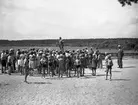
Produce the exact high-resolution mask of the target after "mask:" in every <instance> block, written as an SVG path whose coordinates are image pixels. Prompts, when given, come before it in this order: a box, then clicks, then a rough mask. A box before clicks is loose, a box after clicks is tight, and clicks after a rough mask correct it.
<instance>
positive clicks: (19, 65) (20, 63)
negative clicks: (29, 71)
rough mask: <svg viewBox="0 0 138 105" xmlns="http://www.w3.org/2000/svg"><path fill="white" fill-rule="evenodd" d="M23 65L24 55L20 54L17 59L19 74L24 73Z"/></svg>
mask: <svg viewBox="0 0 138 105" xmlns="http://www.w3.org/2000/svg"><path fill="white" fill-rule="evenodd" d="M23 67H24V56H22V55H20V58H19V59H18V69H19V71H20V72H21V75H23V74H24V70H23Z"/></svg>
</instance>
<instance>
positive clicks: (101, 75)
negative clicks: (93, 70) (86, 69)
mask: <svg viewBox="0 0 138 105" xmlns="http://www.w3.org/2000/svg"><path fill="white" fill-rule="evenodd" d="M96 76H98V77H99V76H105V74H97V75H96Z"/></svg>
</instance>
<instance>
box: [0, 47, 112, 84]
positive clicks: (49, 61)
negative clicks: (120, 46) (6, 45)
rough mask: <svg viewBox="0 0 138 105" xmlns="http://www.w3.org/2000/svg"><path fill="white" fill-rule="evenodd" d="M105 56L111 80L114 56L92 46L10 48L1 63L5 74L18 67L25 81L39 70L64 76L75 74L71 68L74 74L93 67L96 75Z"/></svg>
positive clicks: (82, 74) (2, 57) (44, 74)
mask: <svg viewBox="0 0 138 105" xmlns="http://www.w3.org/2000/svg"><path fill="white" fill-rule="evenodd" d="M104 58H105V67H106V79H108V78H107V77H108V72H110V80H111V76H112V72H111V71H112V70H111V69H112V66H113V62H112V59H111V55H110V54H107V53H105V55H102V54H101V53H100V52H99V50H98V49H96V51H93V49H92V48H91V50H90V51H88V49H87V48H85V49H82V50H80V49H77V50H66V51H57V50H49V49H45V50H42V49H35V48H33V49H29V50H20V49H18V50H17V51H16V52H15V51H14V50H13V49H10V50H9V51H5V50H3V52H2V53H1V65H2V73H5V72H6V68H7V69H8V74H9V75H11V73H12V72H14V69H16V65H17V70H16V71H18V72H20V73H21V75H25V82H27V76H28V75H29V74H30V75H31V73H30V72H33V71H34V70H35V69H36V70H37V71H38V73H39V74H42V76H43V77H45V76H48V75H49V76H52V77H53V76H55V75H58V77H63V75H64V74H65V75H66V76H67V77H71V74H72V73H71V71H74V76H77V77H80V76H84V74H85V68H89V69H91V70H92V75H93V76H96V69H97V68H102V67H103V65H102V60H103V59H104Z"/></svg>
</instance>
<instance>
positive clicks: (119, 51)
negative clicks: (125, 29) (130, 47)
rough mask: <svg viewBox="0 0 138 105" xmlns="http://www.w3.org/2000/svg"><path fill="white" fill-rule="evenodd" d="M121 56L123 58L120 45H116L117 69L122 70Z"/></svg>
mask: <svg viewBox="0 0 138 105" xmlns="http://www.w3.org/2000/svg"><path fill="white" fill-rule="evenodd" d="M123 56H124V51H123V49H122V48H121V45H118V53H117V58H118V59H117V60H118V61H117V62H118V68H123V62H122V59H123Z"/></svg>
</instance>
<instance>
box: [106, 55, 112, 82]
mask: <svg viewBox="0 0 138 105" xmlns="http://www.w3.org/2000/svg"><path fill="white" fill-rule="evenodd" d="M112 66H113V61H112V58H111V54H109V55H108V58H107V70H106V80H107V79H108V72H110V80H111V78H112Z"/></svg>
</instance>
